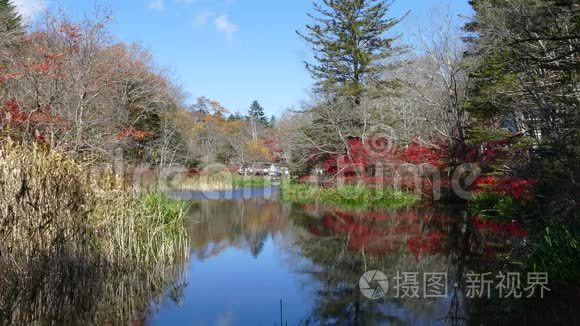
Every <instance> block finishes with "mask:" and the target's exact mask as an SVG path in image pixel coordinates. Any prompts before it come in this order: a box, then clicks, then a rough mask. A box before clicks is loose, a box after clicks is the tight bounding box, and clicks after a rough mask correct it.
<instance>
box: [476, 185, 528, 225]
mask: <svg viewBox="0 0 580 326" xmlns="http://www.w3.org/2000/svg"><path fill="white" fill-rule="evenodd" d="M469 210H470V213H471V215H473V216H479V217H480V218H482V219H484V220H485V219H489V220H518V219H519V218H520V217H521V216H522V210H523V209H522V207H521V206H520V204H519V203H518V202H517V201H516V200H515V199H514V198H513V197H511V196H508V195H502V194H498V193H495V192H491V191H484V192H481V193H478V194H477V195H476V196H475V198H474V199H473V200H472V201H470V202H469Z"/></svg>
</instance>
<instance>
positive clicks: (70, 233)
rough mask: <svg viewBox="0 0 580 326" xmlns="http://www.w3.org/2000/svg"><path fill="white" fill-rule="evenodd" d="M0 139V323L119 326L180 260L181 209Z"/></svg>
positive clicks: (136, 314)
mask: <svg viewBox="0 0 580 326" xmlns="http://www.w3.org/2000/svg"><path fill="white" fill-rule="evenodd" d="M88 168H89V167H88V166H86V165H84V164H81V163H79V162H77V161H75V160H73V159H72V158H70V157H67V156H66V155H63V154H62V153H59V152H56V151H52V150H49V149H47V148H43V147H41V146H36V145H30V146H20V145H17V144H15V143H12V142H11V141H10V140H0V225H1V226H2V227H1V228H0V275H2V277H0V288H2V290H1V291H0V324H38V325H45V324H49V325H59V324H76V323H88V324H91V323H94V322H98V323H111V324H128V323H131V322H135V321H136V320H137V319H138V318H140V316H142V313H143V312H144V311H146V310H147V309H149V308H150V300H151V299H152V298H154V297H158V296H159V295H161V294H162V293H163V291H164V290H165V289H166V288H167V286H169V285H170V284H171V283H172V282H173V280H174V279H175V276H176V275H175V270H176V266H177V265H178V264H177V263H178V262H180V260H182V259H184V258H186V257H187V255H188V252H189V243H188V238H187V233H186V228H185V227H186V220H185V217H186V210H187V207H186V205H185V204H184V203H181V202H176V201H172V200H169V199H167V198H166V197H164V196H163V195H161V194H159V193H154V192H153V193H141V194H133V193H131V192H125V191H121V190H116V189H115V188H116V187H115V184H120V183H119V182H116V180H115V177H114V176H113V175H112V174H108V175H107V174H104V175H97V176H95V175H91V174H90V173H88Z"/></svg>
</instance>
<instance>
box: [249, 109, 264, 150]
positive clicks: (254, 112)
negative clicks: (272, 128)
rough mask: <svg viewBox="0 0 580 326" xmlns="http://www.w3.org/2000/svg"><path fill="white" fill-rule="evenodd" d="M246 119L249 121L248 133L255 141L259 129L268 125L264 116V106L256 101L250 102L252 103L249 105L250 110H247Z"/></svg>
mask: <svg viewBox="0 0 580 326" xmlns="http://www.w3.org/2000/svg"><path fill="white" fill-rule="evenodd" d="M248 121H249V122H250V130H249V131H250V135H251V136H252V139H253V140H254V141H256V140H257V139H258V136H259V133H260V131H261V130H262V129H264V127H266V126H267V125H268V118H266V114H265V113H264V108H262V106H261V105H260V103H258V101H254V102H252V105H251V106H250V110H249V111H248Z"/></svg>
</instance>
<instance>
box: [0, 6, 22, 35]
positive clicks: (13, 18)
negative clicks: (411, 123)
mask: <svg viewBox="0 0 580 326" xmlns="http://www.w3.org/2000/svg"><path fill="white" fill-rule="evenodd" d="M21 30H22V17H21V16H20V14H18V11H17V10H16V7H15V6H14V4H12V1H11V0H0V32H19V31H21Z"/></svg>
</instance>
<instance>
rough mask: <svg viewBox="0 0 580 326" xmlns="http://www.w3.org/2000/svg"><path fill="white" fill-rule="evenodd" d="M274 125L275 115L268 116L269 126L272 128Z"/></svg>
mask: <svg viewBox="0 0 580 326" xmlns="http://www.w3.org/2000/svg"><path fill="white" fill-rule="evenodd" d="M275 125H276V116H275V115H272V117H270V127H272V128H274V126H275Z"/></svg>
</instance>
